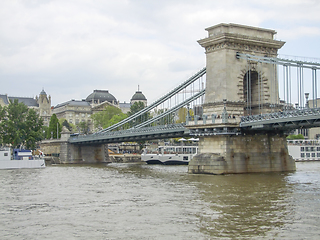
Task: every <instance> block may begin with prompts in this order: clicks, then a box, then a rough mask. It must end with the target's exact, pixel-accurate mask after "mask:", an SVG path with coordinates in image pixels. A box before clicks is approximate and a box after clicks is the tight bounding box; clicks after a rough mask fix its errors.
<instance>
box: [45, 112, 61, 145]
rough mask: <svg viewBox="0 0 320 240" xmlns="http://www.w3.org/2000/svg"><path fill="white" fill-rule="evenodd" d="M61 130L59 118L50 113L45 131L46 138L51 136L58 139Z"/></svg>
mask: <svg viewBox="0 0 320 240" xmlns="http://www.w3.org/2000/svg"><path fill="white" fill-rule="evenodd" d="M61 130H62V127H61V125H60V123H59V119H58V118H57V115H56V114H52V116H51V118H50V123H49V128H48V131H47V139H50V138H51V137H52V138H53V139H58V138H60V136H61V134H60V133H61Z"/></svg>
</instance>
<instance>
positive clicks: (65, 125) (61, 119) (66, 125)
mask: <svg viewBox="0 0 320 240" xmlns="http://www.w3.org/2000/svg"><path fill="white" fill-rule="evenodd" d="M59 123H60V125H61V127H66V128H67V129H68V130H69V131H70V132H72V131H73V127H72V125H71V124H70V123H69V122H68V121H67V119H65V118H60V119H59Z"/></svg>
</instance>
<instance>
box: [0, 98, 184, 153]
mask: <svg viewBox="0 0 320 240" xmlns="http://www.w3.org/2000/svg"><path fill="white" fill-rule="evenodd" d="M144 107H145V106H144V104H143V103H142V102H135V103H134V104H132V105H131V107H130V111H129V112H128V113H127V114H124V113H123V112H122V111H121V109H119V108H117V107H114V106H107V107H106V108H105V109H104V110H103V111H101V112H97V113H95V114H92V115H91V119H92V120H93V124H94V128H96V129H104V128H107V127H109V126H111V125H113V124H115V123H118V122H120V121H121V120H123V119H125V118H127V117H128V116H131V115H133V114H135V113H136V112H139V111H140V110H142V109H143V108H144ZM162 111H163V110H162ZM158 114H159V113H158ZM185 115H186V110H185V109H181V110H180V111H179V112H178V117H179V119H178V120H177V122H179V121H183V119H185ZM150 117H151V116H150V113H145V114H144V115H143V116H141V117H139V118H138V119H136V122H135V124H139V123H141V122H143V121H145V120H147V119H149V118H150ZM180 118H181V119H180ZM165 121H168V123H169V122H172V121H173V117H172V116H171V118H170V119H169V118H167V119H166V120H165ZM164 124H166V123H164ZM63 126H65V127H66V128H67V129H68V130H69V131H70V132H73V133H75V132H78V133H82V134H87V133H89V132H90V129H89V122H80V123H78V124H76V125H74V124H71V123H69V122H68V121H67V120H66V119H58V118H57V116H56V115H55V114H53V115H52V116H51V118H50V122H49V127H47V126H44V125H43V119H42V118H41V117H40V116H39V114H38V113H37V112H36V111H35V110H34V109H32V108H28V107H27V106H26V105H25V104H24V103H19V102H18V100H17V99H15V100H14V101H10V103H9V104H8V105H7V106H4V107H2V106H1V105H0V145H11V146H12V147H13V148H19V147H24V148H27V149H35V148H36V144H37V142H39V141H41V140H42V139H58V138H60V137H61V131H62V127H63ZM129 127H130V126H129Z"/></svg>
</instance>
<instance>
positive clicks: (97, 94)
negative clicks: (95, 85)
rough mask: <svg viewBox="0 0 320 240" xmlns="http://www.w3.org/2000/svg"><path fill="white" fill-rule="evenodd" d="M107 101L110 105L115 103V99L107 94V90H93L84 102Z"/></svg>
mask: <svg viewBox="0 0 320 240" xmlns="http://www.w3.org/2000/svg"><path fill="white" fill-rule="evenodd" d="M105 101H108V102H110V103H113V102H116V101H117V99H116V98H115V97H114V96H113V95H112V94H111V93H109V91H108V90H94V91H93V93H91V94H90V95H89V96H88V97H87V98H86V102H91V103H102V102H105Z"/></svg>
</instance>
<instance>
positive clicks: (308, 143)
mask: <svg viewBox="0 0 320 240" xmlns="http://www.w3.org/2000/svg"><path fill="white" fill-rule="evenodd" d="M287 144H288V152H289V155H291V156H292V158H293V159H294V160H295V161H296V162H305V161H320V141H319V140H317V139H306V140H304V139H296V140H288V141H287Z"/></svg>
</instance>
